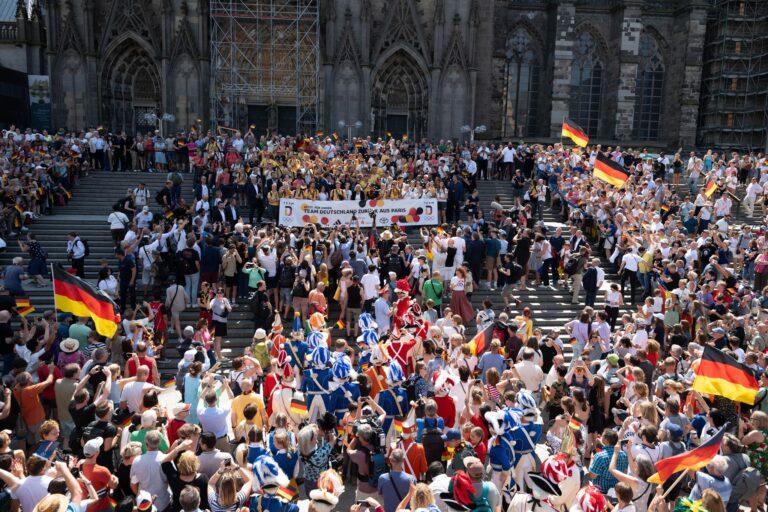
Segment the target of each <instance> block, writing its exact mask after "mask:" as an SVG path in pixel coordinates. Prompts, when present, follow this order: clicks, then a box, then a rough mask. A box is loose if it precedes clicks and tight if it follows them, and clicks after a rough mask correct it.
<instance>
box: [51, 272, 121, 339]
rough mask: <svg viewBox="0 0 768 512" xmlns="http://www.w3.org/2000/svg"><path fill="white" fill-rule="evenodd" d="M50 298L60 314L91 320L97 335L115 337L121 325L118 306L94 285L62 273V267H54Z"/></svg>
mask: <svg viewBox="0 0 768 512" xmlns="http://www.w3.org/2000/svg"><path fill="white" fill-rule="evenodd" d="M53 297H54V300H55V301H56V309H58V310H59V311H61V312H64V313H72V314H73V315H75V316H87V317H90V318H91V319H92V320H93V323H94V324H95V325H96V331H97V332H98V333H99V334H101V335H102V336H106V337H107V338H111V337H112V336H114V335H115V332H116V331H117V324H119V323H120V310H119V309H118V307H117V304H115V303H114V302H113V301H112V299H110V298H109V297H107V296H106V295H104V294H103V293H102V292H101V291H100V290H97V289H96V288H95V287H94V286H93V285H91V284H89V283H87V282H85V281H83V280H82V279H80V278H79V277H77V276H74V275H72V274H70V273H68V272H67V271H65V270H64V269H63V268H61V265H54V266H53Z"/></svg>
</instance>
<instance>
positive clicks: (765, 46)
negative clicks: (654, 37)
mask: <svg viewBox="0 0 768 512" xmlns="http://www.w3.org/2000/svg"><path fill="white" fill-rule="evenodd" d="M703 64H704V66H703V78H702V88H701V92H702V93H701V108H700V113H699V131H698V140H697V143H698V145H699V146H700V147H705V148H717V149H720V150H726V149H727V150H741V151H765V150H766V149H768V130H767V128H768V1H766V0H714V2H713V8H712V10H711V11H710V16H709V18H708V21H707V38H706V44H705V48H704V62H703Z"/></svg>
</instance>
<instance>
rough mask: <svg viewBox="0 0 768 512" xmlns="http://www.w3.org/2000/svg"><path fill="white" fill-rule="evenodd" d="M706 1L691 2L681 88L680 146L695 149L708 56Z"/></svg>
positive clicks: (693, 0) (686, 22)
mask: <svg viewBox="0 0 768 512" xmlns="http://www.w3.org/2000/svg"><path fill="white" fill-rule="evenodd" d="M707 8H708V4H707V2H706V0H688V6H687V7H686V10H687V16H686V19H685V23H684V29H683V31H684V32H685V33H686V37H685V39H684V41H685V54H684V60H683V80H682V87H680V89H679V91H680V98H679V103H678V104H679V106H680V124H679V128H678V141H679V142H678V144H679V145H680V146H681V147H688V148H692V147H693V146H695V144H696V125H697V122H698V117H699V96H700V93H701V68H702V56H703V55H704V37H705V33H706V30H707Z"/></svg>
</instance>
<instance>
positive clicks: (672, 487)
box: [662, 469, 688, 500]
mask: <svg viewBox="0 0 768 512" xmlns="http://www.w3.org/2000/svg"><path fill="white" fill-rule="evenodd" d="M687 474H688V470H687V469H686V470H685V471H681V472H680V476H678V477H677V478H676V479H675V481H674V482H672V485H670V486H669V488H667V490H666V491H664V495H663V496H662V498H663V499H664V500H666V499H667V495H668V494H669V493H670V492H672V489H674V488H675V487H677V484H679V483H680V482H681V481H682V480H683V477H685V475H687Z"/></svg>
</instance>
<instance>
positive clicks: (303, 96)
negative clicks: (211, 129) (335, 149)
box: [210, 0, 320, 134]
mask: <svg viewBox="0 0 768 512" xmlns="http://www.w3.org/2000/svg"><path fill="white" fill-rule="evenodd" d="M318 1H319V0H211V2H210V19H211V106H212V109H213V113H212V116H211V117H212V124H213V125H214V126H216V125H223V126H227V127H234V128H243V127H245V126H248V125H250V126H255V129H254V133H256V132H260V133H264V131H265V130H266V129H269V130H272V131H275V130H278V127H280V130H281V131H283V132H286V134H290V133H287V132H288V130H290V131H293V129H294V126H293V124H294V123H293V122H291V121H292V120H293V118H294V116H295V132H294V133H296V134H308V133H314V132H315V131H316V130H317V128H318V108H319V107H318V101H319V86H320V83H319V77H320V12H319V7H318Z"/></svg>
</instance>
